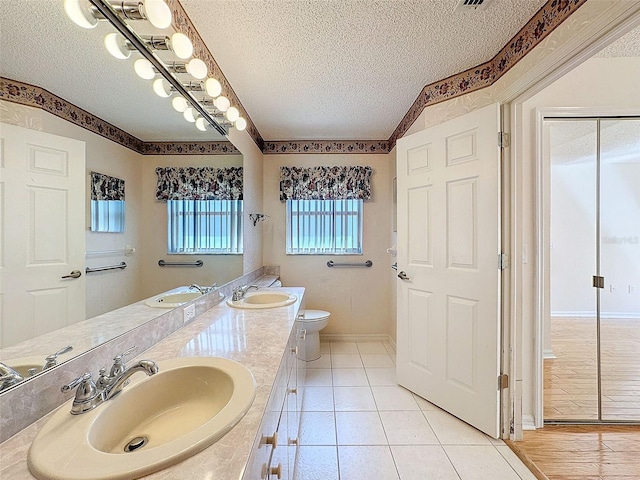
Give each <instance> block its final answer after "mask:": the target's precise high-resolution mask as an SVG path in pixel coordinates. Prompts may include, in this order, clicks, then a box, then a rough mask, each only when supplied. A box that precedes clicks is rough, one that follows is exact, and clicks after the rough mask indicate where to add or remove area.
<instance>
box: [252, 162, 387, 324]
mask: <svg viewBox="0 0 640 480" xmlns="http://www.w3.org/2000/svg"><path fill="white" fill-rule="evenodd" d="M291 165H296V166H302V167H312V166H318V165H325V166H333V165H364V166H371V167H372V168H373V175H372V198H371V200H369V201H366V202H365V203H364V227H363V228H364V230H363V255H361V256H360V255H358V256H352V255H347V256H342V255H341V256H333V257H332V256H327V255H286V254H285V233H286V221H285V204H284V203H281V202H280V193H279V192H280V190H279V189H280V166H291ZM393 176H394V172H393V170H392V163H391V162H390V159H389V155H386V154H385V155H356V154H353V155H340V154H300V155H298V154H288V155H265V160H264V213H266V214H267V215H269V218H268V219H267V220H266V221H265V222H263V227H262V228H263V234H264V260H265V263H266V264H268V265H280V276H281V278H282V282H283V284H285V285H289V286H302V287H305V288H306V289H307V290H306V292H305V303H306V308H308V309H321V310H326V311H328V312H330V313H331V318H330V321H329V325H328V326H327V327H326V328H325V329H324V330H323V331H322V333H323V334H339V335H360V336H366V335H383V336H386V335H388V334H389V333H391V331H390V330H391V311H390V306H391V297H392V295H391V288H393V287H394V286H393V287H392V285H391V284H390V265H391V264H392V263H393V259H392V258H391V257H390V255H389V254H388V253H386V249H387V248H388V247H390V246H391V245H390V243H389V242H390V238H391V211H392V210H391V209H392V205H391V180H392V178H393ZM331 259H333V260H334V261H336V262H364V261H366V260H371V261H372V262H373V267H371V268H329V267H327V265H326V264H327V261H328V260H331Z"/></svg>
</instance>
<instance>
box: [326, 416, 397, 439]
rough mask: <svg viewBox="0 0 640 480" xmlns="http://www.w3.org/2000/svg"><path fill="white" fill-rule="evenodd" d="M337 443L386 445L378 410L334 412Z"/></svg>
mask: <svg viewBox="0 0 640 480" xmlns="http://www.w3.org/2000/svg"><path fill="white" fill-rule="evenodd" d="M336 433H337V437H338V445H387V437H386V435H385V434H384V429H383V428H382V422H381V421H380V416H379V415H378V412H336Z"/></svg>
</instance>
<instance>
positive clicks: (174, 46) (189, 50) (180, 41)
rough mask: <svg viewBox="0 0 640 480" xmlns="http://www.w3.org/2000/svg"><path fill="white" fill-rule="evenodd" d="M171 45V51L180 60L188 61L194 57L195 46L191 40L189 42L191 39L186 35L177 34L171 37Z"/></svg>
mask: <svg viewBox="0 0 640 480" xmlns="http://www.w3.org/2000/svg"><path fill="white" fill-rule="evenodd" d="M169 44H170V46H171V50H172V51H173V53H175V54H176V55H177V56H178V58H182V59H183V60H186V59H187V58H190V57H191V55H193V44H192V43H191V40H189V37H187V36H186V35H185V34H184V33H180V32H176V33H174V34H173V35H171V41H170V42H169Z"/></svg>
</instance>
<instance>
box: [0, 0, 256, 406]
mask: <svg viewBox="0 0 640 480" xmlns="http://www.w3.org/2000/svg"><path fill="white" fill-rule="evenodd" d="M62 3H63V2H62V1H57V0H56V1H53V0H51V1H46V2H33V1H31V0H0V8H1V9H2V12H3V13H2V16H1V18H0V44H2V45H4V46H11V47H10V48H3V52H2V56H3V59H2V62H1V63H0V76H2V77H4V78H7V79H11V80H15V81H17V82H21V83H22V84H28V85H35V86H38V87H41V88H43V89H45V90H47V91H48V92H51V93H52V94H54V95H56V96H58V97H60V98H62V99H64V100H66V101H68V102H70V103H72V104H73V105H75V106H77V107H80V108H82V109H84V110H85V111H87V112H89V113H90V114H93V115H95V116H96V117H99V118H101V119H102V120H104V121H106V122H109V123H111V124H113V125H115V126H117V127H118V128H120V129H122V130H123V131H125V132H127V133H129V134H131V135H133V136H134V137H136V138H137V139H139V140H141V141H143V142H152V143H155V144H158V145H159V144H161V142H194V141H200V142H222V141H227V139H226V138H225V137H222V136H220V135H219V134H217V133H215V132H214V131H208V132H200V131H198V130H196V129H195V128H194V127H193V124H188V123H187V122H185V121H184V120H183V119H182V116H181V115H180V114H178V113H177V112H176V111H175V110H173V108H172V107H171V102H170V99H169V100H168V99H164V98H159V97H157V96H156V95H155V94H154V93H153V91H152V88H151V84H150V82H145V81H144V80H141V79H140V78H138V77H137V76H136V75H135V73H134V70H133V61H131V62H128V61H122V60H116V59H114V58H113V57H111V56H110V55H109V54H108V53H107V52H106V50H105V48H104V46H103V37H104V36H105V35H106V34H107V33H110V32H111V31H112V28H111V27H110V26H109V25H108V24H107V23H106V22H100V23H99V25H98V26H97V27H96V28H94V29H92V30H83V29H80V28H78V27H76V26H75V25H73V24H72V23H71V22H70V21H69V19H68V18H67V17H66V15H65V14H64V10H63V6H62ZM44 39H46V40H44ZM134 55H136V54H135V53H134V54H132V56H134ZM43 101H44V102H45V103H46V102H47V101H49V100H47V99H44V100H43ZM45 110H47V108H44V107H43V108H42V109H37V108H32V107H26V106H22V105H18V104H16V103H13V102H2V101H0V121H2V122H4V123H8V124H13V125H19V126H21V127H23V128H26V129H31V131H40V132H45V133H49V134H52V135H56V136H60V137H64V138H71V139H75V140H78V141H81V142H84V148H85V151H84V156H85V166H84V186H83V187H82V188H83V192H82V198H83V201H81V202H77V203H74V205H73V207H74V208H76V209H77V213H76V214H77V215H79V216H80V217H82V218H83V221H82V224H83V231H82V233H81V234H79V235H80V236H81V237H83V244H84V250H85V251H84V252H82V253H83V258H82V260H81V261H82V264H81V265H79V266H78V267H77V269H76V268H74V270H78V271H80V272H81V273H82V277H81V278H82V281H83V282H85V283H84V288H83V289H82V293H81V294H82V295H83V297H84V298H83V306H84V309H83V312H84V313H83V314H82V315H83V318H81V319H79V320H80V321H79V322H77V323H74V326H76V328H74V330H75V331H76V333H77V336H78V337H81V338H82V339H83V341H76V340H74V339H73V338H69V336H68V335H67V332H68V331H69V330H68V329H66V330H63V331H62V333H61V332H60V330H53V331H51V332H49V333H44V334H37V335H34V336H32V337H31V338H20V339H19V341H14V340H11V339H10V338H9V339H5V340H2V339H0V341H2V342H4V343H5V345H4V346H3V348H1V349H0V362H4V363H7V364H9V365H11V363H12V361H13V360H15V359H18V360H20V362H19V363H20V364H21V365H23V364H24V365H28V364H32V365H29V366H35V367H34V368H36V370H37V372H36V374H35V375H34V376H33V377H30V378H28V379H27V380H26V381H30V380H31V378H37V377H38V376H40V375H41V374H42V372H41V365H42V366H44V363H45V358H46V357H47V356H49V355H51V354H54V353H59V352H60V353H59V356H58V358H57V361H58V362H60V363H62V362H64V361H66V360H69V359H71V358H73V357H74V356H77V355H80V354H82V353H83V352H85V351H87V350H88V349H91V348H94V347H96V346H98V345H100V344H102V343H104V342H106V341H109V340H111V339H113V338H115V337H117V336H119V335H121V334H122V333H124V332H126V331H128V330H130V329H132V328H135V327H137V326H138V325H140V324H141V323H143V322H146V321H148V320H150V319H152V318H156V317H157V316H158V315H160V314H162V313H165V312H166V310H162V309H153V308H150V307H145V306H144V302H141V301H142V300H144V299H146V298H149V297H152V296H154V295H156V294H159V293H161V292H164V291H168V290H171V289H173V288H176V287H179V286H188V285H190V284H192V283H196V284H200V285H211V284H212V283H214V282H216V283H217V284H219V285H220V284H224V283H227V282H229V281H230V280H232V279H234V278H237V277H239V276H241V275H242V273H243V257H242V255H238V254H235V255H197V256H194V255H187V254H185V255H168V252H167V217H166V216H167V207H166V203H164V202H161V201H158V200H157V199H156V198H155V196H154V192H155V186H156V181H157V179H156V176H155V168H156V167H166V166H177V167H184V166H209V167H216V168H217V167H241V166H242V164H243V159H242V155H241V154H239V152H238V151H237V150H235V149H234V148H233V147H232V146H231V148H230V149H229V150H228V153H227V154H224V155H209V154H207V153H206V152H204V153H202V154H199V155H181V154H180V153H179V150H178V151H173V152H172V154H171V155H167V154H163V151H159V152H158V154H154V155H142V154H140V153H137V152H135V151H133V150H131V149H128V148H126V147H123V146H122V145H119V144H117V143H114V142H112V141H111V140H108V139H106V138H102V137H100V136H99V135H97V134H94V133H91V132H89V131H87V130H85V129H83V128H82V127H80V126H77V125H74V124H72V123H71V122H68V121H67V120H65V114H68V112H66V113H65V112H59V114H56V115H52V114H50V113H47V112H46V111H45ZM54 110H55V107H54ZM50 111H51V109H50ZM5 155H6V152H5ZM0 163H1V162H0ZM91 171H97V172H101V173H104V174H106V175H112V176H114V177H118V178H122V179H123V180H124V181H125V182H126V188H127V190H126V202H125V215H124V218H125V225H124V231H121V232H106V233H102V232H95V231H91V230H90V225H91V218H90V189H89V185H90V173H91ZM3 201H4V202H5V205H11V204H12V199H11V198H5V199H4V200H3ZM245 217H246V215H245ZM245 228H246V225H245ZM6 230H7V229H6V227H5V226H3V231H5V232H6ZM41 230H42V231H40V232H39V234H40V235H41V236H42V238H49V239H51V240H52V241H53V242H54V243H55V240H54V239H55V238H57V235H59V231H58V230H54V231H50V232H48V231H45V230H44V228H42V229H41ZM2 240H3V241H2V248H3V258H5V259H6V258H9V257H11V256H12V255H14V251H17V250H19V249H21V248H23V247H24V245H23V244H22V243H21V242H20V241H18V240H17V239H15V238H12V239H9V241H7V240H8V236H5V235H4V234H3V238H2ZM245 253H246V252H245ZM184 259H188V260H187V261H188V262H191V261H196V260H202V261H203V266H202V267H195V268H189V267H185V268H174V269H171V268H162V267H160V266H159V265H158V261H159V260H165V261H171V260H184ZM121 262H124V263H126V264H127V266H126V268H124V269H113V270H107V271H104V272H97V273H94V274H87V273H85V269H86V268H87V267H89V268H98V267H101V266H111V265H119V264H120V263H121ZM69 273H71V272H69ZM0 281H1V282H2V285H7V284H8V283H10V282H11V281H12V278H9V277H6V276H5V274H4V273H3V276H2V278H0ZM4 303H5V302H3V304H4ZM131 304H135V305H134V306H133V307H130V309H129V310H122V308H123V307H125V306H128V305H131ZM41 308H47V305H46V302H45V303H44V304H42V305H41ZM127 308H129V307H127ZM114 311H115V314H114V315H112V316H109V315H110V312H114ZM122 312H124V313H122ZM119 313H121V314H119ZM118 316H119V317H120V319H119V320H117V317H118ZM122 319H124V320H122ZM0 323H1V324H2V325H1V329H2V331H4V332H9V333H8V335H4V336H5V337H11V336H12V333H13V332H14V331H15V330H16V329H18V328H21V326H20V325H21V324H24V323H25V318H24V317H23V316H21V315H16V314H11V313H9V312H7V310H5V309H4V306H3V309H2V318H1V319H0ZM14 337H15V338H19V336H14ZM69 345H71V346H72V347H73V350H71V351H69V350H68V349H67V348H66V347H67V346H69ZM1 393H2V392H0V394H1Z"/></svg>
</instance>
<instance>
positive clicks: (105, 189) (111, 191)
mask: <svg viewBox="0 0 640 480" xmlns="http://www.w3.org/2000/svg"><path fill="white" fill-rule="evenodd" d="M91 200H124V180H122V179H121V178H116V177H110V176H109V175H105V174H103V173H98V172H91Z"/></svg>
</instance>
